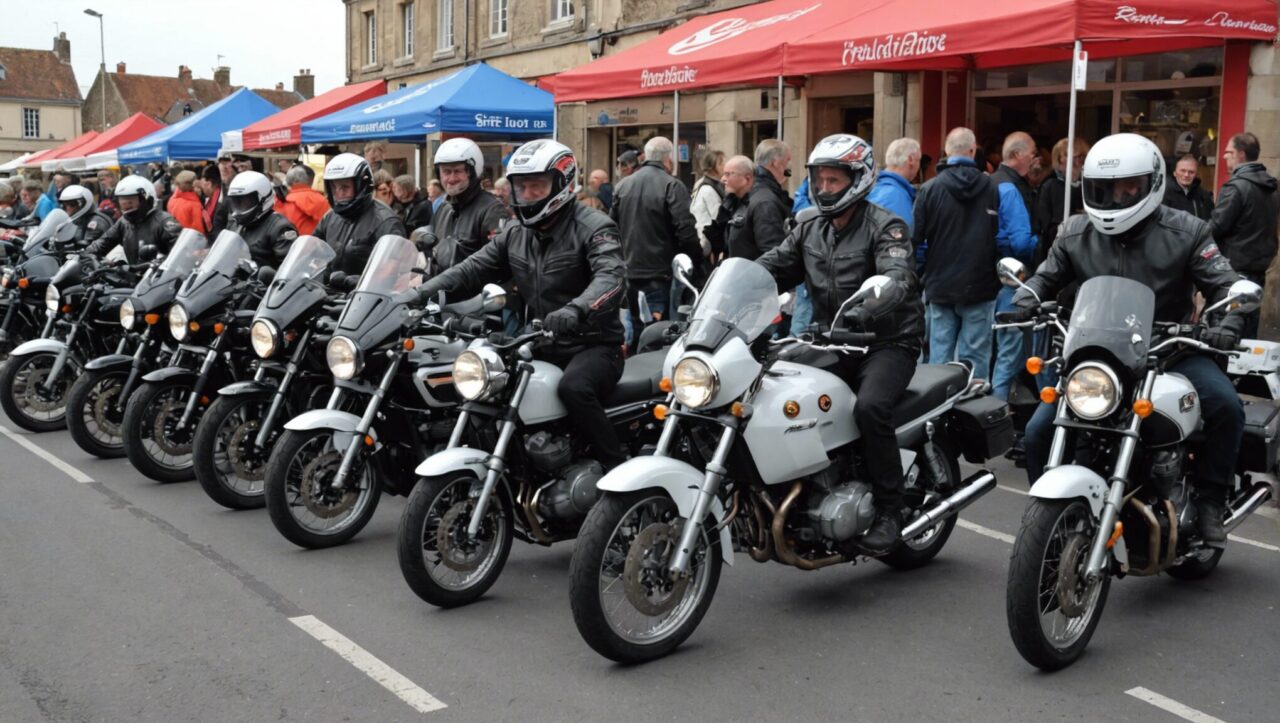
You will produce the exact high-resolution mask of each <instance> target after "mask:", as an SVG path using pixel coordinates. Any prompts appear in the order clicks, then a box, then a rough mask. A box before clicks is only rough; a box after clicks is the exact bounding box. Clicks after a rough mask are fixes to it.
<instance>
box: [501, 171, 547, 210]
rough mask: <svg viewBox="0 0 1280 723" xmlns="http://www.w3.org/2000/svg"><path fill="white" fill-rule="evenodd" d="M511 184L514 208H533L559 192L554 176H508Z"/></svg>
mask: <svg viewBox="0 0 1280 723" xmlns="http://www.w3.org/2000/svg"><path fill="white" fill-rule="evenodd" d="M507 180H509V181H510V182H511V200H512V203H513V204H514V205H516V206H533V205H536V204H540V203H543V202H545V201H546V200H547V199H549V198H551V197H552V196H554V195H555V194H556V192H557V191H559V190H560V189H559V188H556V179H555V174H552V173H549V172H548V173H521V174H518V175H514V176H508V177H507Z"/></svg>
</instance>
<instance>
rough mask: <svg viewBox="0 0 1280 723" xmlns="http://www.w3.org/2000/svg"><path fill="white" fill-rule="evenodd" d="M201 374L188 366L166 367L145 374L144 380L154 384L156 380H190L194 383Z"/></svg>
mask: <svg viewBox="0 0 1280 723" xmlns="http://www.w3.org/2000/svg"><path fill="white" fill-rule="evenodd" d="M199 376H200V375H199V374H197V373H196V372H195V371H193V370H191V369H188V368H186V367H164V368H161V369H157V370H155V371H153V372H148V373H146V374H144V375H143V376H142V381H144V382H149V383H153V384H154V383H156V382H167V381H170V380H173V381H182V382H190V383H191V384H193V385H194V384H195V383H196V379H197V378H199Z"/></svg>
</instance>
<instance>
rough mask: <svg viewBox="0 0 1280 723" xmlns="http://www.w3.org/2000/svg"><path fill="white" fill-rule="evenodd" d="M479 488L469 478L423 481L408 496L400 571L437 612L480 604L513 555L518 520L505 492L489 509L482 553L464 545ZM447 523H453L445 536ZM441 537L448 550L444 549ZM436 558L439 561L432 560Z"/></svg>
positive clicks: (398, 542) (481, 536) (402, 524)
mask: <svg viewBox="0 0 1280 723" xmlns="http://www.w3.org/2000/svg"><path fill="white" fill-rule="evenodd" d="M475 484H476V478H475V477H474V476H473V475H470V474H458V475H454V476H451V477H432V478H428V479H423V480H421V481H419V482H418V484H417V485H416V486H415V487H414V488H413V491H412V492H410V493H409V503H408V504H407V505H406V506H405V509H404V515H403V516H401V518H400V529H399V531H398V532H397V534H396V550H397V552H398V555H399V558H400V572H401V573H402V574H403V575H404V580H405V582H407V583H408V584H409V588H410V589H411V590H413V591H414V593H416V594H417V595H418V597H420V598H422V599H423V600H425V601H426V602H428V603H431V604H432V605H435V606H436V607H442V608H453V607H458V606H460V605H466V604H467V603H470V602H473V601H475V600H477V599H479V597H480V596H481V595H484V594H485V592H486V591H488V589H489V588H490V587H492V586H493V583H495V582H497V580H498V577H499V576H500V575H501V574H502V569H503V567H505V566H506V563H507V555H508V554H509V553H510V552H511V538H512V534H513V523H514V522H515V519H514V517H513V515H512V510H511V501H510V500H509V499H508V497H507V495H506V494H504V493H503V492H502V491H501V490H500V491H499V492H498V493H497V494H496V495H494V498H495V499H494V500H492V501H491V502H490V504H489V506H488V508H487V509H486V510H485V524H484V525H483V526H482V527H481V529H480V534H479V535H478V536H477V537H478V539H479V543H478V544H476V545H474V547H478V548H482V549H481V550H480V552H481V553H482V554H480V555H477V554H476V553H475V551H470V550H467V549H466V546H465V545H463V544H459V543H462V542H465V535H466V531H467V524H468V523H469V522H470V520H471V513H470V511H471V510H472V509H474V501H472V500H469V499H468V496H469V493H470V491H471V488H472V486H473V485H475ZM442 522H446V523H447V524H448V529H446V530H445V531H444V533H443V535H442V533H441V529H440V528H441V523H442ZM442 537H443V541H444V542H445V544H447V545H448V547H447V548H446V549H443V550H442V549H441V548H440V544H441V540H442ZM432 556H438V557H439V560H435V561H433V560H431V559H429V558H430V557H432ZM450 573H458V574H459V578H460V579H458V580H457V581H456V582H455V581H452V580H448V579H446V578H448V577H449V575H450ZM451 583H452V584H451Z"/></svg>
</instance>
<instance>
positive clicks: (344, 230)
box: [313, 153, 407, 276]
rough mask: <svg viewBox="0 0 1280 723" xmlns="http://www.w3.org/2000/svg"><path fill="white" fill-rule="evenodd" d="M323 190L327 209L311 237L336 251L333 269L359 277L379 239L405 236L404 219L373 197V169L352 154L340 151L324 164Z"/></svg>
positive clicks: (331, 266)
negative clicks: (391, 235) (327, 200)
mask: <svg viewBox="0 0 1280 723" xmlns="http://www.w3.org/2000/svg"><path fill="white" fill-rule="evenodd" d="M324 192H325V196H326V197H327V198H328V199H329V205H330V207H331V208H330V210H329V212H328V213H326V214H325V215H324V218H322V219H320V225H319V226H316V230H315V233H314V234H313V235H314V236H316V237H318V238H321V239H323V240H324V241H325V242H326V243H328V244H329V246H331V247H332V248H333V250H334V252H335V253H336V254H337V256H335V257H334V259H333V263H332V264H331V265H330V268H332V269H333V270H334V271H341V272H343V273H345V274H347V275H348V276H359V275H360V274H361V273H363V272H364V265H365V263H367V262H368V261H369V255H370V254H372V253H373V247H374V246H375V245H376V244H377V243H378V239H380V238H382V237H383V236H386V235H388V234H394V235H396V236H406V235H407V233H406V232H405V228H404V221H401V220H400V217H399V216H397V215H396V212H395V211H392V210H391V208H390V207H389V206H385V205H383V204H381V203H375V202H374V200H373V172H372V171H370V170H369V164H368V162H366V161H365V160H364V159H363V158H361V157H360V156H357V155H356V154H354V153H339V154H338V155H336V156H334V157H333V159H332V160H330V161H329V163H328V164H327V165H326V166H325V167H324Z"/></svg>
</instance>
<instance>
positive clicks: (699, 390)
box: [671, 353, 720, 409]
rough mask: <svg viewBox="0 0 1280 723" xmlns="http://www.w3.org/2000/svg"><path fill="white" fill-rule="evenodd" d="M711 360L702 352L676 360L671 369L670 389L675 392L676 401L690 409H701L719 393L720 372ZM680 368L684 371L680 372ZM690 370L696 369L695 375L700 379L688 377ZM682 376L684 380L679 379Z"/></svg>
mask: <svg viewBox="0 0 1280 723" xmlns="http://www.w3.org/2000/svg"><path fill="white" fill-rule="evenodd" d="M711 361H712V360H711V358H710V357H708V356H706V355H704V354H699V353H690V354H686V355H684V356H682V357H681V358H680V361H678V362H676V365H675V367H673V368H672V370H671V381H672V390H671V391H672V392H673V393H674V394H675V397H676V401H678V402H680V404H682V405H683V406H686V407H688V408H690V409H702V408H704V407H706V406H707V405H709V404H710V403H711V400H713V399H715V397H716V395H717V394H719V393H720V374H719V372H717V371H716V367H715V365H714V364H712V363H711ZM699 367H701V369H698V368H699ZM682 369H684V370H686V371H684V372H682V371H681V370H682ZM691 371H696V374H695V376H696V377H701V379H690V372H691ZM682 378H683V379H684V381H681V380H682ZM695 395H696V396H695Z"/></svg>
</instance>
